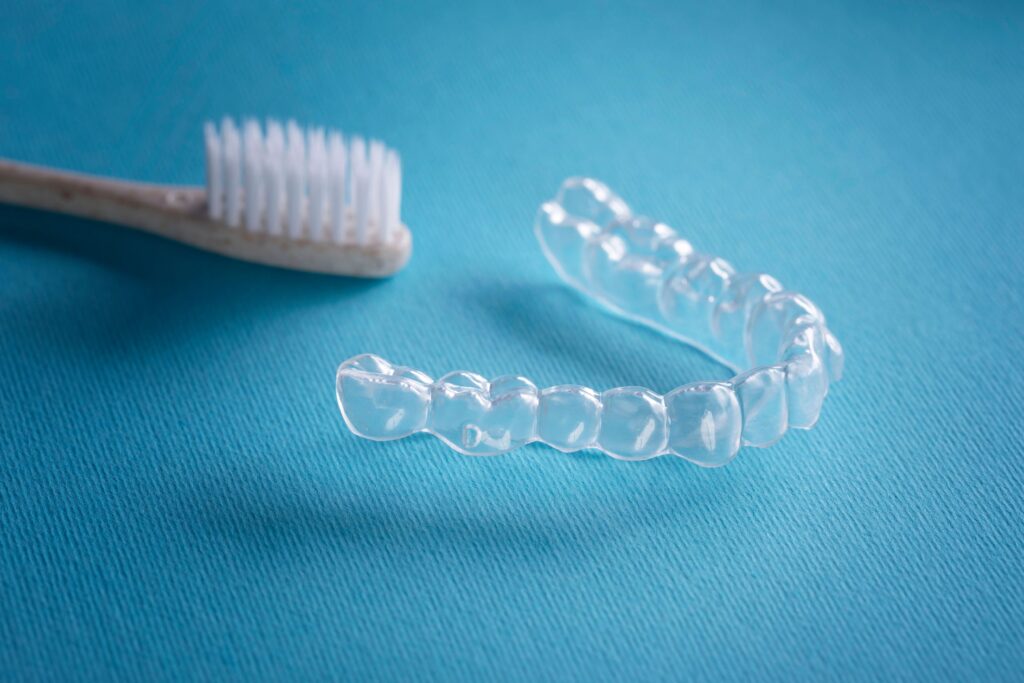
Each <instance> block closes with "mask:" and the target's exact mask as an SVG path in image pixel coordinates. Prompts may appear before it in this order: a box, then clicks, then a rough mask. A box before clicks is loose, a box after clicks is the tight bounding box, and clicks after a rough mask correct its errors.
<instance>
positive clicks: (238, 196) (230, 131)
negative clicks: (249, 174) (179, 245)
mask: <svg viewBox="0 0 1024 683" xmlns="http://www.w3.org/2000/svg"><path fill="white" fill-rule="evenodd" d="M220 134H221V137H222V138H223V139H224V179H225V181H226V182H225V186H226V187H225V192H226V197H225V199H226V201H225V205H226V207H227V208H226V215H225V220H226V221H227V224H228V225H229V226H231V227H232V228H237V227H238V226H239V224H240V223H241V218H242V142H241V139H240V138H239V136H238V128H236V127H235V122H234V121H232V120H231V119H229V118H225V119H224V120H223V121H222V122H221V131H220Z"/></svg>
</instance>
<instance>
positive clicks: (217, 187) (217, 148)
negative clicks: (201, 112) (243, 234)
mask: <svg viewBox="0 0 1024 683" xmlns="http://www.w3.org/2000/svg"><path fill="white" fill-rule="evenodd" d="M203 138H204V140H205V142H206V196H207V210H208V211H209V213H210V218H213V219H214V220H220V219H222V218H223V217H224V155H223V154H222V152H221V143H220V136H219V135H217V127H216V126H214V125H213V123H211V122H209V121H207V122H206V123H205V124H204V125H203Z"/></svg>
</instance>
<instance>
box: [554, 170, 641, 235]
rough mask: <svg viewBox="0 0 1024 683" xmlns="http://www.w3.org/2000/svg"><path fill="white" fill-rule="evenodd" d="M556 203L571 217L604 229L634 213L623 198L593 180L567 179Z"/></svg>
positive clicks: (556, 197)
mask: <svg viewBox="0 0 1024 683" xmlns="http://www.w3.org/2000/svg"><path fill="white" fill-rule="evenodd" d="M554 203H555V204H557V205H558V206H560V207H562V208H563V209H564V210H565V211H566V212H567V213H568V214H569V215H570V216H576V217H577V218H579V219H583V220H588V221H590V222H592V223H596V224H597V225H598V226H600V227H602V228H603V227H605V226H607V225H610V224H611V223H612V222H613V221H618V220H623V219H626V218H629V217H630V216H632V211H630V210H629V207H628V206H627V205H626V202H624V201H622V198H621V197H619V196H618V195H617V194H615V193H614V192H612V191H611V189H609V187H608V186H607V185H605V184H604V183H602V182H601V181H600V180H594V179H593V178H579V177H576V178H569V179H567V180H566V181H565V182H564V183H562V187H560V188H559V189H558V194H557V195H556V196H555V199H554Z"/></svg>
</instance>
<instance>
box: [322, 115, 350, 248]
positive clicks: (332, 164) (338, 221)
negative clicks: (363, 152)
mask: <svg viewBox="0 0 1024 683" xmlns="http://www.w3.org/2000/svg"><path fill="white" fill-rule="evenodd" d="M346 157H347V155H346V154H345V142H344V141H343V140H342V139H341V133H339V132H337V131H332V132H331V135H330V138H329V139H328V142H327V167H328V169H329V170H328V181H327V182H328V184H329V190H328V196H329V197H330V201H329V203H330V212H331V239H332V240H334V241H335V242H341V241H342V240H343V239H344V238H345V165H346V164H347V163H348V159H347V158H346Z"/></svg>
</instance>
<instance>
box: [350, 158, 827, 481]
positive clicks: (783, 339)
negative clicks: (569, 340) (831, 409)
mask: <svg viewBox="0 0 1024 683" xmlns="http://www.w3.org/2000/svg"><path fill="white" fill-rule="evenodd" d="M535 231H536V234H537V238H538V239H539V240H540V244H541V247H542V248H543V250H544V254H545V255H546V256H547V258H548V260H549V261H550V262H551V265H552V266H554V268H555V270H556V271H557V272H558V274H559V275H560V276H561V277H562V279H564V280H565V281H566V282H568V283H569V284H570V285H572V286H573V287H575V288H576V289H578V290H580V291H581V292H583V293H584V294H586V295H587V296H590V297H592V298H594V299H596V300H597V301H599V302H600V303H602V304H603V305H604V306H606V307H607V308H609V309H610V310H611V311H613V312H615V313H617V314H619V315H621V316H623V317H625V318H628V319H630V320H633V321H635V322H638V323H641V324H643V325H647V326H649V327H652V328H654V329H656V330H658V331H660V332H662V333H664V334H666V335H669V336H670V337H674V338H675V339H678V340H680V341H682V342H684V343H686V344H689V345H691V346H693V347H695V348H697V349H699V350H701V351H703V352H704V353H706V354H707V355H708V356H711V357H712V358H714V359H715V360H717V361H719V362H721V363H723V364H725V365H726V366H728V367H729V368H731V369H733V370H734V371H735V372H738V373H739V374H738V375H736V376H735V377H733V378H732V379H731V380H729V381H725V382H721V381H708V382H694V383H691V384H685V385H683V386H681V387H679V388H677V389H675V390H673V391H671V392H669V393H668V394H665V395H660V394H657V393H654V392H653V391H650V390H648V389H645V388H643V387H618V388H615V389H609V390H608V391H605V392H597V391H594V390H593V389H589V388H587V387H584V386H576V385H562V386H555V387H548V388H546V389H538V388H537V386H536V385H535V384H534V383H533V382H531V381H530V380H528V379H526V378H525V377H520V376H515V375H509V376H504V377H499V378H497V379H493V380H488V379H485V378H484V377H481V376H480V375H477V374H475V373H472V372H452V373H449V374H447V375H444V376H443V377H441V378H440V379H437V380H435V379H432V378H430V377H429V376H427V375H426V374H424V373H423V372H420V371H419V370H414V369H412V368H408V367H403V366H399V365H393V364H391V363H389V362H388V361H386V360H384V359H383V358H380V357H378V356H374V355H372V354H364V355H360V356H356V357H354V358H351V359H349V360H347V361H345V362H344V363H342V364H341V366H340V367H339V368H338V375H337V392H338V405H339V406H340V408H341V414H342V416H343V417H344V419H345V423H346V424H347V425H348V428H349V429H350V430H352V432H354V433H355V434H357V435H359V436H361V437H364V438H367V439H374V440H380V441H383V440H390V439H401V438H403V437H406V436H409V435H410V434H414V433H416V432H427V433H429V434H433V435H435V436H436V437H438V438H439V439H441V440H442V441H444V442H445V443H446V444H448V445H449V446H451V447H452V448H454V449H455V450H457V451H459V452H460V453H464V454H466V455H497V454H499V453H505V452H507V451H510V450H512V449H514V448H518V447H520V446H522V445H524V444H527V443H531V442H534V441H539V442H543V443H545V444H548V445H549V446H553V447H554V448H557V449H558V450H561V451H565V452H570V451H578V450H582V449H597V450H600V451H602V452H604V453H606V454H607V455H610V456H611V457H613V458H618V459H620V460H647V459H649V458H654V457H657V456H659V455H669V454H671V455H675V456H678V457H681V458H684V459H686V460H689V461H691V462H694V463H696V464H698V465H701V466H704V467H718V466H721V465H724V464H726V463H728V462H729V461H730V460H732V459H733V458H734V457H735V456H736V453H737V451H739V448H740V446H741V445H746V446H757V447H764V446H770V445H771V444H773V443H775V442H776V441H778V440H779V439H780V438H781V437H782V435H783V434H785V432H786V430H787V429H789V428H796V429H810V428H811V427H812V426H814V424H815V422H817V420H818V414H819V413H820V412H821V406H822V402H823V401H824V399H825V395H826V394H827V393H828V388H829V385H830V384H831V383H832V382H835V381H837V380H838V379H839V378H840V376H841V374H842V370H843V351H842V347H841V346H840V345H839V341H838V340H837V339H836V338H835V337H834V336H833V335H832V333H831V332H829V330H828V328H827V327H826V326H825V316H824V315H823V314H822V313H821V311H820V310H819V309H818V307H817V306H815V305H814V304H813V303H811V301H810V300H809V299H807V298H806V297H804V296H803V295H801V294H797V293H796V292H791V291H787V290H785V289H783V287H782V285H780V284H779V283H778V282H777V281H776V280H775V279H774V278H772V277H771V276H769V275H762V274H749V273H746V274H745V273H737V272H736V271H735V269H734V268H733V267H732V265H730V264H729V263H728V262H727V261H725V260H723V259H721V258H717V257H715V256H709V255H707V254H702V253H699V252H697V251H695V250H694V248H693V246H692V245H691V244H690V243H689V242H688V241H686V240H685V239H682V238H680V237H679V236H678V235H677V234H676V232H675V230H673V229H672V228H670V227H669V226H667V225H665V224H664V223H657V222H655V221H652V220H650V219H648V218H644V217H640V216H634V215H633V213H632V212H631V211H630V209H629V207H628V206H627V205H626V203H625V202H624V201H622V199H620V198H619V197H617V196H616V195H615V194H614V193H612V192H611V190H609V189H608V187H606V186H605V185H604V184H603V183H600V182H598V181H596V180H593V179H590V178H570V179H568V180H566V181H565V182H564V183H563V184H562V187H561V189H560V190H559V192H558V195H557V196H556V197H555V198H554V199H553V200H551V201H549V202H545V203H544V204H543V205H541V207H540V211H539V212H538V214H537V220H536V224H535ZM748 368H750V369H748Z"/></svg>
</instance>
